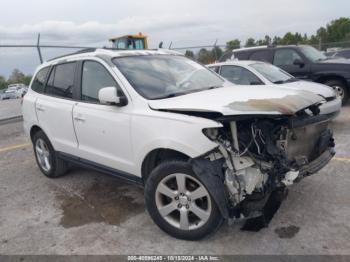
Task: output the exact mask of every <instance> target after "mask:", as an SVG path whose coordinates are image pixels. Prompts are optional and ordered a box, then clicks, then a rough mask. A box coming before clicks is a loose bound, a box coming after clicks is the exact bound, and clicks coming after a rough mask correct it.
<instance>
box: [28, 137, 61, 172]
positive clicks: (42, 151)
mask: <svg viewBox="0 0 350 262" xmlns="http://www.w3.org/2000/svg"><path fill="white" fill-rule="evenodd" d="M33 147H34V155H35V159H36V162H37V164H38V166H39V169H40V171H41V172H42V173H43V174H44V175H45V176H47V177H49V178H56V177H60V176H63V175H64V174H65V173H66V172H67V169H68V165H67V163H66V162H65V161H63V160H62V159H60V158H58V157H57V153H56V151H55V150H54V148H53V146H52V145H51V143H50V140H49V139H48V137H47V136H46V135H45V134H44V132H42V131H38V132H36V133H35V135H34V136H33Z"/></svg>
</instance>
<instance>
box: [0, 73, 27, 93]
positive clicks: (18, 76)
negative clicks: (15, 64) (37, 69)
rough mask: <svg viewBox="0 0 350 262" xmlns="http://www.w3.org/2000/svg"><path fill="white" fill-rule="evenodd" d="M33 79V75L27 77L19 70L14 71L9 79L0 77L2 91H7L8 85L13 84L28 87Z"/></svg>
mask: <svg viewBox="0 0 350 262" xmlns="http://www.w3.org/2000/svg"><path fill="white" fill-rule="evenodd" d="M31 79H32V76H31V75H25V74H24V73H22V72H21V71H20V70H19V69H17V68H16V69H14V70H13V71H12V73H11V75H10V76H9V78H8V79H6V78H5V77H4V76H1V75H0V90H1V89H6V88H7V87H8V85H11V84H19V83H21V84H25V85H26V86H28V85H29V83H30V81H31Z"/></svg>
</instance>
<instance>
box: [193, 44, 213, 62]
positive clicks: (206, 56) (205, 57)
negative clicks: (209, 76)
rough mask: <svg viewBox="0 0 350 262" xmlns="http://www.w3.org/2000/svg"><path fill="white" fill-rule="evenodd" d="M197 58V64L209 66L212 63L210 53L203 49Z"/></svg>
mask: <svg viewBox="0 0 350 262" xmlns="http://www.w3.org/2000/svg"><path fill="white" fill-rule="evenodd" d="M197 56H198V57H197V60H198V62H200V63H202V64H210V63H211V62H212V61H213V58H212V56H211V52H210V51H208V50H207V49H205V48H201V49H200V50H199V52H198V55H197Z"/></svg>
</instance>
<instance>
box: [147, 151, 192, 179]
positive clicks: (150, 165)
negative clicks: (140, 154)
mask: <svg viewBox="0 0 350 262" xmlns="http://www.w3.org/2000/svg"><path fill="white" fill-rule="evenodd" d="M190 158H191V157H190V156H188V155H187V154H185V153H183V152H180V151H178V150H175V149H170V148H156V149H153V150H152V151H150V152H149V153H148V154H147V155H146V156H145V158H144V159H143V161H142V164H141V177H142V180H143V183H145V182H146V181H147V178H148V176H149V175H150V173H151V172H152V170H153V169H154V168H156V167H157V166H158V165H159V164H161V163H163V162H164V161H167V160H185V161H186V160H188V159H190Z"/></svg>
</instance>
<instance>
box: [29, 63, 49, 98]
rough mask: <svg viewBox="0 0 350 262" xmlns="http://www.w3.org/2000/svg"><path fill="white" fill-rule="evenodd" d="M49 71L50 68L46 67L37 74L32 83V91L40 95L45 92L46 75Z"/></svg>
mask: <svg viewBox="0 0 350 262" xmlns="http://www.w3.org/2000/svg"><path fill="white" fill-rule="evenodd" d="M48 71H49V68H48V67H45V68H43V69H41V70H40V71H39V72H38V73H37V74H36V76H35V78H34V80H33V83H32V87H31V88H32V90H34V91H35V92H38V93H43V92H44V87H45V80H46V75H47V72H48Z"/></svg>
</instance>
